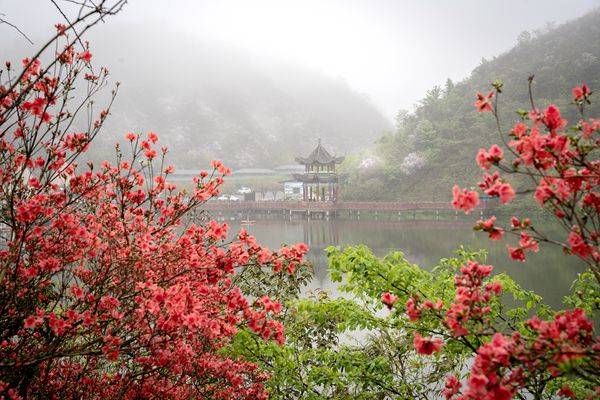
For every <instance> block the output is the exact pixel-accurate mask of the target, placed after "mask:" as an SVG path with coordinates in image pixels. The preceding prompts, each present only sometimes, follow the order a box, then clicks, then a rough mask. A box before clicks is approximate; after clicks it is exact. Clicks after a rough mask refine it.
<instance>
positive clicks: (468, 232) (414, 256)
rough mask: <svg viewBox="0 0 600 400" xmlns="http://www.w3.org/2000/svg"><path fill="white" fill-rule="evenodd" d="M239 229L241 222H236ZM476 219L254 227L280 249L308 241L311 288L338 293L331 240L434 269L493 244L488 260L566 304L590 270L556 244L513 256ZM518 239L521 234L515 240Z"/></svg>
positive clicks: (277, 222) (260, 223)
mask: <svg viewBox="0 0 600 400" xmlns="http://www.w3.org/2000/svg"><path fill="white" fill-rule="evenodd" d="M230 225H231V226H232V228H233V229H234V230H238V229H239V228H240V226H239V223H238V222H236V221H232V222H231V223H230ZM472 226H473V221H471V220H458V221H375V220H348V219H332V220H310V221H309V220H301V219H297V220H291V221H290V220H284V219H264V220H257V221H255V223H254V224H253V225H252V226H250V227H249V228H248V230H249V231H250V233H251V234H252V235H254V236H256V237H257V239H258V240H259V242H260V243H261V244H263V245H266V246H269V247H271V248H275V247H278V246H280V245H281V244H293V243H296V242H299V241H303V242H305V243H307V244H308V245H309V246H310V253H309V254H308V259H309V260H310V261H311V262H312V263H313V264H314V266H315V279H314V281H313V282H312V285H311V288H313V289H316V288H322V289H326V290H329V291H331V292H334V293H335V292H336V290H335V285H334V284H333V283H332V282H331V280H330V279H329V275H328V272H327V258H326V256H325V252H324V249H325V248H326V247H327V246H330V245H336V246H348V245H357V244H365V245H367V246H369V247H370V248H371V249H372V250H373V252H374V253H375V254H377V255H378V256H383V255H384V254H386V253H388V252H389V251H392V250H400V251H402V252H403V253H404V254H405V256H406V257H407V259H409V260H410V261H411V262H414V263H417V264H419V265H421V266H423V267H424V268H428V269H429V268H431V267H433V266H434V265H436V263H437V262H438V260H439V259H440V258H444V257H449V256H451V255H452V252H453V250H455V249H456V248H457V247H458V246H460V245H461V244H462V245H464V246H465V247H467V248H469V249H473V250H476V249H488V254H489V257H488V262H489V263H491V264H493V265H495V266H496V271H505V272H508V273H510V274H511V276H512V277H513V278H514V279H515V280H516V281H517V282H519V283H520V284H521V285H522V286H523V287H524V288H525V289H528V290H533V291H535V292H536V293H538V294H540V295H542V296H543V297H544V299H545V302H546V303H547V304H549V305H551V306H553V307H560V306H561V303H562V299H563V297H564V296H565V295H566V294H567V293H568V291H569V287H570V285H571V283H572V281H573V280H574V279H575V278H576V276H577V273H579V272H581V271H583V270H585V267H584V265H583V264H582V263H581V262H580V261H579V260H577V259H576V258H575V257H572V256H566V255H564V254H563V253H562V250H561V249H559V248H557V247H554V246H541V251H540V252H539V253H537V254H531V255H528V261H527V263H525V264H523V263H519V262H515V261H512V260H510V259H508V257H507V254H506V244H507V242H506V241H501V242H492V241H490V240H489V239H487V237H486V235H484V234H482V233H479V232H475V231H473V229H472ZM512 240H515V241H516V239H514V238H513V239H512Z"/></svg>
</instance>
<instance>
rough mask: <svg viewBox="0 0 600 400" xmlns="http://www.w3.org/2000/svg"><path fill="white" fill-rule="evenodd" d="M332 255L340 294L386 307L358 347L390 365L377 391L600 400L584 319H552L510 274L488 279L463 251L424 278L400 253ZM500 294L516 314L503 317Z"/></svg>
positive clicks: (596, 354) (595, 355) (594, 341)
mask: <svg viewBox="0 0 600 400" xmlns="http://www.w3.org/2000/svg"><path fill="white" fill-rule="evenodd" d="M328 251H329V257H330V262H331V268H332V273H333V277H334V278H335V279H342V277H343V278H344V283H342V285H341V290H343V291H347V292H349V293H353V294H354V295H357V296H358V298H359V299H362V301H366V303H364V304H365V305H369V304H373V305H376V304H377V303H379V305H380V307H381V306H385V307H387V308H389V309H391V313H390V314H389V316H384V317H381V316H379V317H377V316H376V314H377V312H376V311H373V315H372V316H371V317H370V318H371V322H370V326H369V329H371V332H372V333H371V337H370V338H369V340H368V341H367V344H366V345H365V346H364V347H362V348H361V349H360V350H358V349H355V351H356V352H357V353H359V354H362V353H364V354H370V356H371V357H373V358H375V357H377V356H386V357H388V358H389V360H388V363H387V364H384V365H385V368H381V367H380V370H381V374H382V375H381V381H382V382H385V384H386V386H385V387H380V390H382V391H383V392H384V393H386V394H387V395H391V394H393V393H396V394H398V393H402V396H404V397H403V398H438V397H440V396H441V397H444V398H446V399H455V400H456V399H461V400H466V399H512V398H534V399H547V398H555V396H556V395H557V394H560V395H561V396H562V397H566V396H565V393H569V392H573V393H575V394H576V397H573V398H583V399H592V398H596V396H597V395H598V394H600V385H599V380H600V373H599V371H600V368H599V367H600V338H598V337H595V336H594V332H593V323H592V320H591V319H590V317H588V315H586V312H584V310H582V309H580V308H575V309H573V310H567V311H560V312H553V311H551V310H550V309H549V308H548V307H547V306H545V305H543V304H542V303H541V299H540V298H539V296H536V295H535V294H533V293H530V292H527V291H524V290H523V289H521V288H520V287H519V286H518V285H517V284H516V283H515V282H514V281H513V280H512V279H511V278H509V277H508V276H507V275H505V274H498V275H495V276H493V277H492V276H491V273H492V271H493V267H492V266H491V265H485V264H483V263H482V262H481V261H480V259H481V257H482V256H481V255H480V254H474V253H466V252H464V251H459V253H458V254H459V257H458V258H456V259H445V260H442V261H441V262H440V265H438V266H436V267H435V268H434V269H433V271H432V272H427V271H425V270H423V269H421V268H420V267H418V266H416V265H413V264H410V263H409V262H408V261H406V259H405V258H404V256H403V255H402V254H401V253H391V254H389V255H387V256H386V257H385V258H383V259H379V258H376V257H374V256H373V255H372V253H371V252H370V251H369V250H368V249H366V248H365V247H362V246H359V247H354V248H347V249H345V250H344V251H341V250H339V249H336V248H330V249H329V250H328ZM502 294H507V295H511V296H512V297H513V298H514V299H515V301H516V306H515V307H514V308H511V309H506V307H505V305H504V304H503V302H502V301H501V298H500V296H501V295H502ZM391 299H393V301H390V300H391ZM375 310H376V309H375ZM531 314H537V316H534V317H530V315H531ZM363 318H364V317H363ZM365 320H366V321H368V319H366V318H365ZM387 338H392V339H391V341H390V340H388V339H387ZM406 339H410V345H407V343H406ZM380 346H381V347H382V349H381V350H379V351H374V348H379V347H380ZM408 350H411V351H408ZM444 375H446V376H447V377H446V379H444V378H443V377H444ZM371 390H372V389H371ZM559 392H560V393H559ZM402 396H401V397H402ZM574 396H575V395H574ZM365 398H369V397H365ZM373 398H376V397H373Z"/></svg>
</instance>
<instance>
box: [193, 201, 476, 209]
mask: <svg viewBox="0 0 600 400" xmlns="http://www.w3.org/2000/svg"><path fill="white" fill-rule="evenodd" d="M203 208H204V209H205V210H208V211H288V212H327V211H329V212H332V211H388V212H395V211H417V210H424V211H436V210H439V211H442V210H443V211H454V208H453V207H452V204H450V202H421V203H401V202H393V201H392V202H362V201H344V202H337V203H332V202H306V201H209V202H207V203H206V204H205V205H204V207H203ZM485 208H486V207H485V203H484V204H483V206H480V207H479V208H478V209H479V210H483V209H485Z"/></svg>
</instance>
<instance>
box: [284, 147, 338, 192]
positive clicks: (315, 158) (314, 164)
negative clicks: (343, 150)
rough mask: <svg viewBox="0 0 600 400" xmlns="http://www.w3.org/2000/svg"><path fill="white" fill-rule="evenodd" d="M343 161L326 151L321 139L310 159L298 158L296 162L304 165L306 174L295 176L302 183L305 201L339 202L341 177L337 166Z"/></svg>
mask: <svg viewBox="0 0 600 400" xmlns="http://www.w3.org/2000/svg"><path fill="white" fill-rule="evenodd" d="M343 160H344V157H335V156H333V155H331V153H329V152H328V151H327V150H325V148H324V147H323V145H322V144H321V139H319V143H318V144H317V147H316V148H315V149H314V150H313V151H312V153H310V155H308V157H296V161H297V162H298V163H299V164H302V165H304V173H301V174H293V176H294V179H296V180H297V181H299V182H302V198H303V200H304V201H333V202H335V201H336V200H337V196H338V189H339V177H338V173H337V171H336V165H337V164H340V163H341V162H342V161H343Z"/></svg>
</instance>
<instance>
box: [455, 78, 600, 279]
mask: <svg viewBox="0 0 600 400" xmlns="http://www.w3.org/2000/svg"><path fill="white" fill-rule="evenodd" d="M529 85H530V93H531V85H532V78H531V79H530V82H529ZM493 86H494V91H492V92H490V93H489V94H488V95H485V96H484V95H482V94H480V93H479V94H477V101H476V102H475V107H476V108H477V110H478V111H479V112H491V113H492V114H493V116H494V118H495V120H496V123H497V127H498V133H499V135H500V139H501V140H502V143H503V145H504V150H503V149H502V148H501V147H500V146H498V145H493V146H491V147H490V148H489V149H480V150H479V152H478V153H477V156H476V161H477V164H478V165H479V166H480V167H481V168H482V169H483V170H486V171H487V170H490V169H492V168H493V167H494V168H496V169H497V171H495V172H494V173H493V174H491V175H490V174H489V173H488V172H486V173H484V175H483V180H482V181H481V182H479V183H478V186H479V188H480V190H481V191H483V192H484V193H485V194H486V195H488V196H492V197H498V198H499V199H500V202H501V203H502V204H506V203H509V202H510V201H512V200H513V199H514V197H515V190H514V189H513V187H512V186H511V184H510V183H508V182H507V181H506V180H505V179H504V178H503V176H502V175H501V172H503V173H505V174H508V175H514V176H522V177H524V178H525V180H524V181H522V188H521V189H520V190H519V192H522V193H529V192H531V193H533V199H534V200H535V202H536V203H537V204H538V205H539V206H540V207H541V208H543V209H544V210H547V211H549V212H550V213H551V214H552V215H554V217H555V218H556V219H557V220H558V222H559V223H560V225H561V226H562V227H563V228H564V229H565V236H564V237H562V238H553V237H548V236H547V235H545V234H544V232H543V229H541V228H540V227H538V226H534V225H533V224H532V223H531V220H530V219H529V218H521V219H520V218H517V217H516V216H514V217H512V219H511V223H510V226H500V225H497V224H496V218H495V217H492V218H490V219H488V220H486V221H479V223H478V224H477V226H476V229H478V230H483V231H485V232H488V233H489V235H490V238H491V239H494V240H498V239H500V238H501V237H502V236H503V234H504V233H505V232H507V233H512V234H516V235H519V237H520V241H519V244H518V246H516V247H510V246H509V247H508V252H509V254H510V257H511V258H512V259H514V260H519V261H525V258H526V253H527V252H528V251H533V252H537V251H538V249H539V246H538V242H548V243H554V244H557V245H560V246H562V247H563V248H564V250H565V251H566V252H567V253H570V254H573V255H575V256H577V257H579V258H580V259H581V260H583V261H584V262H585V263H586V264H587V265H588V267H589V268H590V270H591V272H592V273H593V274H594V276H595V277H596V280H597V281H598V282H600V252H599V250H598V245H599V240H600V232H599V231H598V226H600V225H599V224H600V219H599V218H600V217H599V215H600V194H598V188H599V185H600V161H599V159H598V154H599V148H600V136H599V132H600V120H597V119H594V118H587V117H586V115H585V107H586V105H589V104H591V96H592V92H591V90H590V89H589V88H588V87H587V86H586V85H585V84H583V85H581V86H578V87H575V88H573V93H572V94H573V97H572V102H573V104H574V106H575V107H576V108H577V110H578V112H579V114H580V119H579V121H577V122H576V123H575V124H574V125H572V126H571V127H567V121H566V120H565V119H563V118H562V117H561V113H560V110H559V109H558V108H557V107H556V106H554V105H549V106H548V107H547V108H546V109H544V110H541V109H538V108H537V107H536V105H535V102H534V100H533V96H530V100H531V110H530V111H529V112H526V111H519V112H518V114H519V115H520V118H521V120H520V121H519V122H517V123H516V124H515V125H514V126H513V127H512V129H511V130H510V131H509V132H508V133H507V134H505V133H504V131H503V130H502V128H501V126H500V119H499V113H498V109H497V104H498V97H499V96H500V94H501V93H502V84H501V83H495V84H494V85H493ZM478 204H479V195H478V192H476V191H471V190H461V189H460V188H459V187H458V186H455V187H454V200H453V205H454V206H455V207H456V208H459V209H462V210H464V211H465V212H467V213H468V212H469V211H471V210H472V209H473V208H475V207H476V206H477V205H478Z"/></svg>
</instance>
